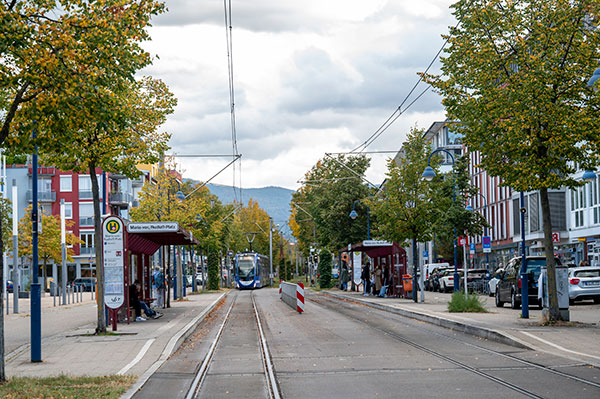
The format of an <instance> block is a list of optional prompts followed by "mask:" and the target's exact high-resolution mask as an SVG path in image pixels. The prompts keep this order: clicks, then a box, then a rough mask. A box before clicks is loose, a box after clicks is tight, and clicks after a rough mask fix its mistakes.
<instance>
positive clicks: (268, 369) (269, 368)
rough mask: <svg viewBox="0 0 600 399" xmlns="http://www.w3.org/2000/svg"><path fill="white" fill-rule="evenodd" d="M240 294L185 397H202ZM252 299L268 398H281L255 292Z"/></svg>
mask: <svg viewBox="0 0 600 399" xmlns="http://www.w3.org/2000/svg"><path fill="white" fill-rule="evenodd" d="M238 295H239V293H238V294H237V295H236V297H235V298H234V299H233V302H232V304H231V306H230V307H229V309H228V310H227V313H226V314H225V316H224V318H223V322H222V323H221V326H220V327H219V330H218V331H217V333H216V335H215V337H214V338H213V340H212V342H211V345H210V347H209V349H208V351H207V353H206V355H205V356H204V359H203V361H202V363H201V365H200V367H199V369H198V371H197V372H196V374H195V377H194V379H193V381H192V384H191V385H190V387H189V389H188V391H187V394H186V395H185V399H195V398H198V397H200V396H199V395H200V392H201V390H202V387H203V385H204V383H205V381H206V378H207V376H208V375H209V371H210V368H211V365H212V363H213V361H214V360H215V354H216V352H217V351H218V349H219V346H220V344H221V343H222V337H223V336H224V333H225V331H226V330H227V325H228V323H230V322H231V318H230V316H231V314H232V312H233V311H234V308H235V307H236V306H239V304H238V303H237V299H238ZM250 301H251V304H252V313H253V315H254V319H255V320H254V321H255V322H256V326H257V331H258V343H259V347H260V354H261V362H262V367H263V372H264V377H265V384H266V391H267V392H268V398H269V399H281V394H280V392H279V386H278V383H277V379H276V375H275V370H274V368H273V364H272V361H271V357H270V354H269V348H268V346H267V341H266V338H265V335H264V330H263V327H262V322H261V319H260V315H259V312H258V308H257V306H256V301H255V299H254V293H253V292H251V293H250Z"/></svg>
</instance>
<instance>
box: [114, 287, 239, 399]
mask: <svg viewBox="0 0 600 399" xmlns="http://www.w3.org/2000/svg"><path fill="white" fill-rule="evenodd" d="M227 294H228V292H225V293H223V294H221V295H220V296H219V297H218V298H217V299H215V300H214V302H213V303H211V304H210V305H209V306H208V307H207V308H206V309H204V311H202V313H200V314H199V315H198V316H196V317H194V318H193V319H192V320H191V321H190V322H189V323H188V324H186V325H185V326H184V327H183V328H182V329H181V330H179V331H178V332H177V334H175V335H174V336H172V337H171V339H170V340H169V342H168V343H167V346H165V349H163V351H162V353H161V354H160V357H159V358H158V360H157V361H156V362H154V364H152V366H150V368H148V370H146V372H144V374H142V376H141V377H140V378H138V380H137V381H136V382H135V383H134V384H133V385H132V386H131V388H129V389H128V390H127V391H126V392H125V393H124V394H123V395H121V397H120V399H131V398H132V397H133V395H135V394H136V393H137V391H139V390H140V389H142V387H143V386H144V384H146V382H147V381H148V380H149V379H150V377H151V376H152V374H154V372H156V370H158V369H159V368H160V366H162V365H163V363H164V362H166V361H167V359H168V358H169V356H171V355H172V354H173V352H175V351H176V350H177V349H178V348H179V347H180V346H181V344H182V343H183V341H185V340H186V338H187V337H189V336H190V335H191V334H192V332H194V330H195V329H196V327H197V326H198V324H200V323H201V322H202V321H203V320H204V318H205V317H206V315H207V314H208V313H210V312H211V311H212V310H213V309H214V308H215V307H216V306H217V304H218V303H219V302H220V301H221V300H222V299H223V298H224V297H225V296H227Z"/></svg>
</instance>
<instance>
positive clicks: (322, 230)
mask: <svg viewBox="0 0 600 399" xmlns="http://www.w3.org/2000/svg"><path fill="white" fill-rule="evenodd" d="M368 167H369V159H368V158H367V157H365V156H364V155H359V156H353V157H345V156H343V155H340V156H337V157H336V158H332V157H329V156H328V157H325V158H324V159H322V160H320V161H319V162H317V164H316V165H315V166H313V167H312V169H311V170H310V171H309V172H307V173H306V175H305V181H306V183H305V185H303V186H302V187H301V188H300V189H299V190H298V191H297V192H295V193H294V194H292V210H293V211H292V215H291V218H290V222H289V224H290V227H291V228H292V232H293V234H294V236H295V237H296V238H297V239H298V241H299V242H300V248H301V249H302V250H303V252H304V255H305V256H308V254H309V252H308V251H309V248H310V244H311V243H313V242H317V243H319V244H320V245H321V246H323V247H328V248H331V249H335V250H338V249H340V248H343V247H346V246H347V245H348V244H349V243H352V242H356V241H359V240H364V239H366V238H367V210H366V205H365V204H364V203H363V202H362V201H361V202H359V203H358V204H357V211H358V213H359V215H358V217H357V218H356V220H352V219H351V218H350V217H349V216H348V215H349V214H350V211H351V210H352V206H353V204H354V202H355V201H356V200H366V199H367V198H368V197H369V195H370V194H371V193H372V192H373V191H374V190H373V189H372V188H369V186H368V185H367V184H365V183H364V174H365V171H366V170H367V168H368ZM372 222H373V223H374V220H373V221H372Z"/></svg>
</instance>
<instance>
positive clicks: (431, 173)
mask: <svg viewBox="0 0 600 399" xmlns="http://www.w3.org/2000/svg"><path fill="white" fill-rule="evenodd" d="M437 152H445V153H446V154H448V155H450V159H451V160H452V164H451V165H454V155H452V153H451V152H450V151H447V150H444V149H443V148H438V149H435V150H433V151H432V152H431V154H429V157H428V158H427V167H426V168H425V170H424V171H423V174H422V175H421V176H422V177H423V179H425V180H426V181H432V180H433V178H434V177H435V176H436V174H435V170H433V168H432V167H431V157H432V156H433V155H434V154H435V153H437ZM452 201H454V202H456V187H454V179H453V181H452ZM456 246H457V242H456V227H455V228H454V291H455V292H456V291H458V289H459V281H458V254H457V249H456Z"/></svg>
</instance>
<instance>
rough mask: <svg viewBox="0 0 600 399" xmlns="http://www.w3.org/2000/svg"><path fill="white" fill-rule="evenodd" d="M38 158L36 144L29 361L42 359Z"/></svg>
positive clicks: (34, 156) (34, 153) (34, 157)
mask: <svg viewBox="0 0 600 399" xmlns="http://www.w3.org/2000/svg"><path fill="white" fill-rule="evenodd" d="M35 139H36V133H35V130H34V131H33V140H34V142H35ZM37 169H38V159H37V144H36V145H35V149H34V152H33V162H32V172H33V173H32V183H31V190H32V191H33V193H32V194H33V201H32V202H33V204H32V208H31V225H32V237H31V242H32V250H31V255H32V258H33V259H32V271H33V282H32V283H31V301H30V304H31V361H32V362H41V361H42V303H41V297H40V283H39V280H38V273H39V266H38V181H37V180H38V170H37Z"/></svg>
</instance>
